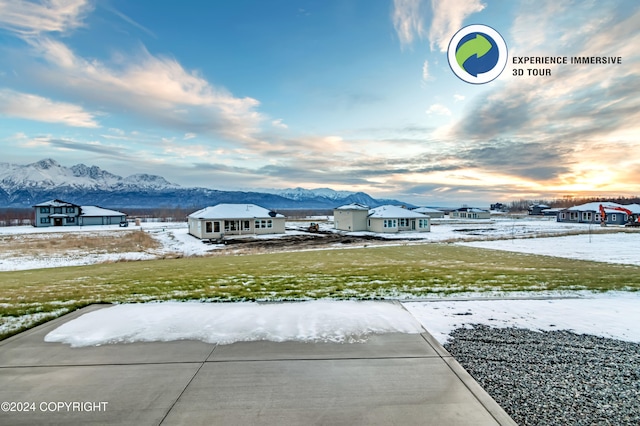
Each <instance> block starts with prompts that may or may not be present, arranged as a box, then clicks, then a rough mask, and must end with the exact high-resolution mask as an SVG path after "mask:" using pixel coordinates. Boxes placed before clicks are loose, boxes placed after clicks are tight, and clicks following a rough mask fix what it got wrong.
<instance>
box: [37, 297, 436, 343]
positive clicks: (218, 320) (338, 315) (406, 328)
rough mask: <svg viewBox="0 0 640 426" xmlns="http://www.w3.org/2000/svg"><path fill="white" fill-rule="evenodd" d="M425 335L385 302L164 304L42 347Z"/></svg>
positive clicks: (113, 310)
mask: <svg viewBox="0 0 640 426" xmlns="http://www.w3.org/2000/svg"><path fill="white" fill-rule="evenodd" d="M423 331H424V330H423V329H422V327H421V326H420V324H419V323H418V321H416V320H415V318H414V317H413V316H412V315H411V314H409V313H408V312H407V311H406V310H404V309H403V308H402V307H401V306H400V305H398V304H395V303H388V302H354V301H325V300H321V301H310V302H301V303H282V304H281V303H271V304H257V303H233V304H221V303H196V302H184V303H179V302H168V303H151V304H129V305H117V306H114V307H110V308H105V309H100V310H98V311H93V312H90V313H88V314H84V315H82V316H80V317H79V318H76V319H74V320H71V321H69V322H67V323H65V324H63V325H61V326H60V327H58V328H57V329H55V330H53V331H51V332H50V333H49V334H47V336H45V341H46V342H61V343H68V344H70V345H71V346H73V347H79V346H92V345H101V344H107V343H131V342H153V341H173V340H186V339H189V340H201V341H204V342H208V343H218V344H230V343H233V342H239V341H256V340H270V341H274V342H283V341H302V342H318V341H320V342H342V343H354V342H362V341H364V340H366V336H367V335H370V334H381V333H393V332H400V333H422V332H423Z"/></svg>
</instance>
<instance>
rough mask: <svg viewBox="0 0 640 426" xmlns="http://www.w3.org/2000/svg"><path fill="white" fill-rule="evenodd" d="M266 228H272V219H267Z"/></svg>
mask: <svg viewBox="0 0 640 426" xmlns="http://www.w3.org/2000/svg"><path fill="white" fill-rule="evenodd" d="M267 228H273V221H272V220H271V219H269V220H267Z"/></svg>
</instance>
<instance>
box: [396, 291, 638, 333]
mask: <svg viewBox="0 0 640 426" xmlns="http://www.w3.org/2000/svg"><path fill="white" fill-rule="evenodd" d="M580 294H581V295H584V293H582V292H581V293H580ZM403 306H404V307H405V308H407V309H408V310H409V311H410V312H411V313H412V314H413V315H414V316H415V317H416V318H417V319H418V321H420V323H421V324H422V325H423V326H424V327H425V328H426V329H427V330H428V331H429V333H431V334H432V335H433V337H435V338H436V339H437V340H438V341H439V342H440V343H445V342H447V341H448V339H449V334H450V333H451V332H452V331H454V330H455V329H458V328H463V327H466V328H468V327H471V325H472V324H483V325H488V326H491V327H499V328H504V327H516V328H526V329H530V330H534V331H551V330H569V331H572V332H574V333H577V334H591V335H595V336H600V337H606V338H612V339H618V340H625V341H629V342H637V343H640V327H638V324H640V292H634V293H631V292H628V293H627V292H610V293H600V294H592V295H589V296H587V297H585V298H576V299H548V300H473V301H439V302H408V303H403Z"/></svg>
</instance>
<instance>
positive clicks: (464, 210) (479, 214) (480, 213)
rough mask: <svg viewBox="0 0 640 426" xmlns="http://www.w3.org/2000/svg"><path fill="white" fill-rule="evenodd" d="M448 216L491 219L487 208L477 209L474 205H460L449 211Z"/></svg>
mask: <svg viewBox="0 0 640 426" xmlns="http://www.w3.org/2000/svg"><path fill="white" fill-rule="evenodd" d="M449 217H450V218H455V219H491V213H490V212H489V210H484V209H478V208H475V207H461V208H459V209H455V210H451V211H450V212H449Z"/></svg>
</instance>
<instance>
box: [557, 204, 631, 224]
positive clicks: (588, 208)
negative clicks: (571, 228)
mask: <svg viewBox="0 0 640 426" xmlns="http://www.w3.org/2000/svg"><path fill="white" fill-rule="evenodd" d="M600 204H602V207H604V211H605V213H606V216H607V217H606V224H607V225H624V224H626V223H627V222H629V220H630V219H631V218H630V217H629V215H628V214H626V213H625V212H623V211H620V210H616V208H624V209H628V210H631V212H632V215H631V216H632V217H633V219H637V217H638V215H640V206H638V205H637V204H630V205H626V206H625V205H622V204H618V203H613V202H603V203H601V202H592V203H586V204H581V205H579V206H573V207H569V208H568V209H564V210H560V212H559V213H558V216H557V221H558V222H570V223H593V224H600V219H601V218H600Z"/></svg>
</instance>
